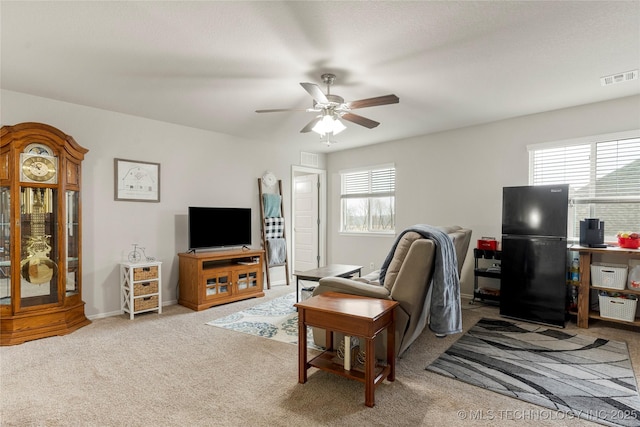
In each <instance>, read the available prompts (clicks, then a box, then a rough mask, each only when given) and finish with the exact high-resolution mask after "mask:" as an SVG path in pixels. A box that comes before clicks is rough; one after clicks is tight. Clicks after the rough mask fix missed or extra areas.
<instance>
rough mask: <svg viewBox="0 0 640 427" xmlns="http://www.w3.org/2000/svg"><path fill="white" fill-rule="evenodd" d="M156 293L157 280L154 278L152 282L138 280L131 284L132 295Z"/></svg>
mask: <svg viewBox="0 0 640 427" xmlns="http://www.w3.org/2000/svg"><path fill="white" fill-rule="evenodd" d="M157 293H158V281H157V280H155V281H153V282H140V283H134V284H133V295H134V296H136V297H137V296H140V295H149V294H157Z"/></svg>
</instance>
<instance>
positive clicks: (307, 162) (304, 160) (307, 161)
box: [300, 151, 318, 168]
mask: <svg viewBox="0 0 640 427" xmlns="http://www.w3.org/2000/svg"><path fill="white" fill-rule="evenodd" d="M300 165H302V166H310V167H312V168H317V167H318V155H317V154H315V153H305V152H304V151H301V152H300Z"/></svg>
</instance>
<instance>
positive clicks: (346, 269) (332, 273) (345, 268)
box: [293, 264, 362, 302]
mask: <svg viewBox="0 0 640 427" xmlns="http://www.w3.org/2000/svg"><path fill="white" fill-rule="evenodd" d="M356 273H358V276H361V275H362V266H361V265H346V264H329V265H326V266H324V267H320V268H314V269H313V270H306V271H296V272H295V273H293V274H294V275H295V276H296V302H298V301H300V299H299V295H300V280H309V281H311V282H319V281H320V279H322V278H323V277H351V276H353V275H354V274H356Z"/></svg>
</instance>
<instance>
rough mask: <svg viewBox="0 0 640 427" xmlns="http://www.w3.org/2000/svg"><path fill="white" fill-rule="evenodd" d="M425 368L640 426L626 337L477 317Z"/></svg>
mask: <svg viewBox="0 0 640 427" xmlns="http://www.w3.org/2000/svg"><path fill="white" fill-rule="evenodd" d="M426 369H427V370H429V371H433V372H437V373H439V374H442V375H445V376H448V377H451V378H455V379H457V380H460V381H464V382H466V383H469V384H473V385H475V386H478V387H482V388H484V389H487V390H491V391H494V392H497V393H501V394H505V395H507V396H512V397H515V398H517V399H521V400H524V401H526V402H530V403H533V404H536V405H540V406H543V407H545V408H549V409H551V410H554V411H558V413H563V414H565V415H566V417H567V418H569V417H577V418H582V419H587V420H590V421H594V422H598V423H600V424H604V425H610V426H640V396H638V386H637V384H636V380H635V376H634V374H633V368H632V367H631V362H630V360H629V352H628V349H627V344H626V343H625V342H618V341H610V340H606V339H601V338H592V337H587V336H581V335H575V334H568V333H566V332H563V331H561V330H559V329H551V328H548V327H546V326H540V325H534V324H529V323H524V322H523V323H514V322H510V321H505V320H496V319H482V320H480V321H479V322H478V323H477V324H476V325H475V326H473V327H472V328H471V329H470V330H469V331H468V332H467V333H466V334H464V335H463V336H462V337H461V338H460V339H459V340H458V341H457V342H456V343H455V344H453V345H452V346H451V348H449V350H447V351H446V352H445V353H444V354H442V355H441V356H440V357H439V358H438V359H437V360H436V361H434V362H433V363H432V364H431V365H429V366H427V368H426Z"/></svg>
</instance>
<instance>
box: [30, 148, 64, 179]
mask: <svg viewBox="0 0 640 427" xmlns="http://www.w3.org/2000/svg"><path fill="white" fill-rule="evenodd" d="M56 160H57V159H56V158H55V157H48V156H38V155H35V156H32V155H27V154H25V153H23V155H22V177H23V181H31V182H47V183H55V182H56V178H57V176H56V172H57V167H56Z"/></svg>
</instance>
